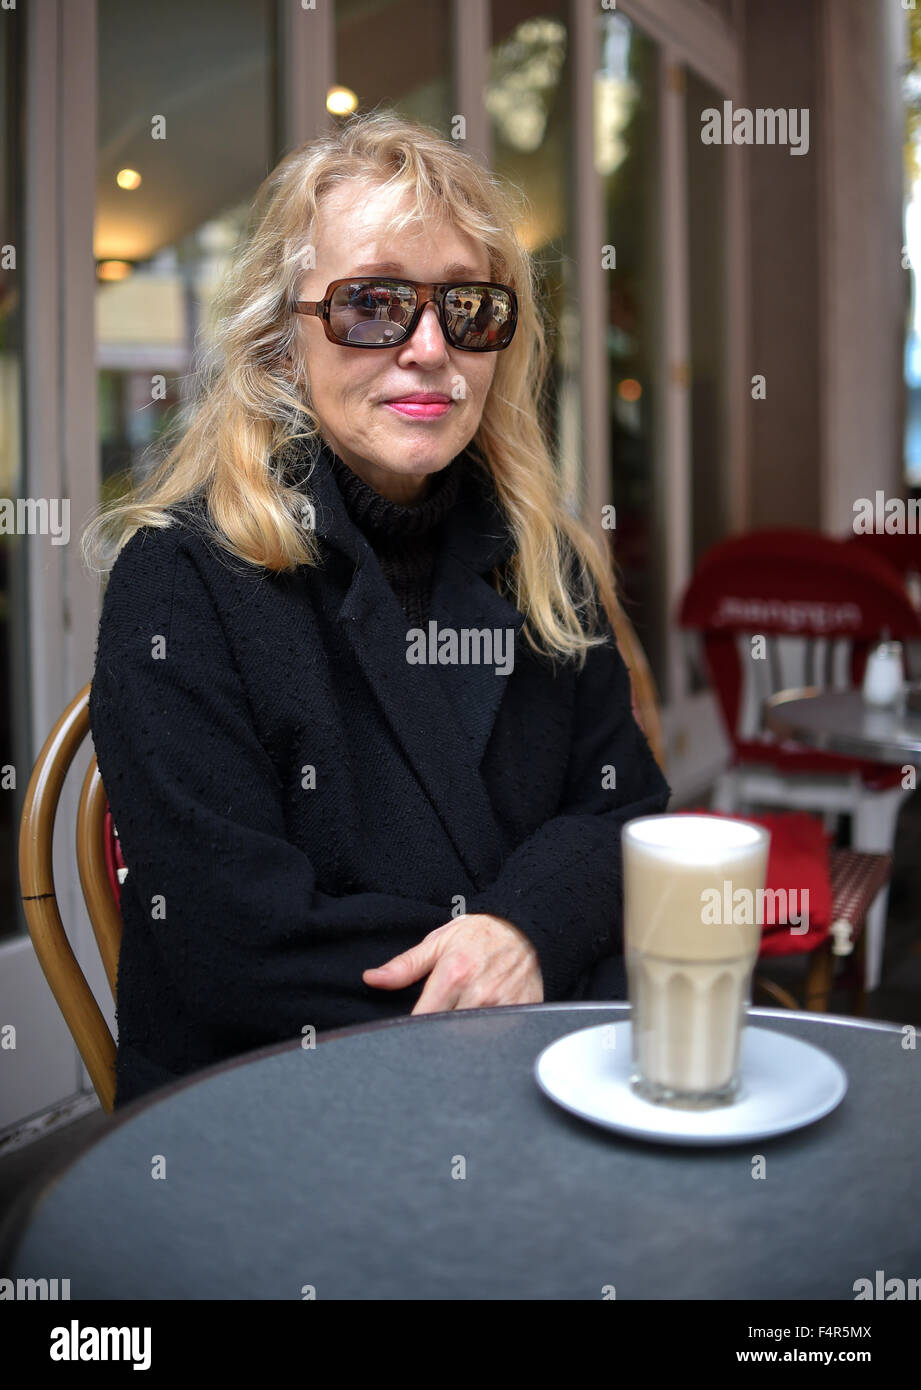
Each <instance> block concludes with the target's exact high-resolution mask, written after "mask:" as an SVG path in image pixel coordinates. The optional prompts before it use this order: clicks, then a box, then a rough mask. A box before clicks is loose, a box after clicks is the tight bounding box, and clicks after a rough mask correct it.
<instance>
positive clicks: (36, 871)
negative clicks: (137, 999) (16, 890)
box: [19, 682, 122, 1113]
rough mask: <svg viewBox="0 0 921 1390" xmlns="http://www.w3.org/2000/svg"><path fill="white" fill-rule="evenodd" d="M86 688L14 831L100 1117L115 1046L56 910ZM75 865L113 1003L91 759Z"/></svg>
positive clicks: (107, 895)
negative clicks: (64, 819)
mask: <svg viewBox="0 0 921 1390" xmlns="http://www.w3.org/2000/svg"><path fill="white" fill-rule="evenodd" d="M90 684H91V683H90V682H87V684H86V685H85V686H84V687H83V689H82V690H81V691H80V693H79V695H77V696H76V697H75V698H74V699H73V700H72V701H71V702H70V704H69V705H68V706H67V708H66V710H65V711H64V713H63V714H62V715H61V717H60V718H59V719H58V721H57V723H56V724H55V726H54V728H53V729H52V730H51V733H50V734H49V735H48V737H47V739H46V740H45V744H44V747H43V748H42V751H41V752H40V753H39V755H38V759H37V760H36V763H35V767H34V768H33V769H32V776H31V777H30V779H29V785H28V788H27V790H26V799H25V805H24V806H23V812H22V821H21V823H20V829H19V886H20V893H21V895H22V906H23V911H24V912H25V916H26V922H27V924H28V927H29V935H30V936H31V938H32V942H33V944H34V946H35V953H36V955H37V956H38V959H39V963H40V965H41V967H42V970H43V971H44V972H45V978H46V979H47V981H48V983H49V985H50V986H51V991H52V993H53V994H54V997H55V999H56V1000H57V1003H58V1007H59V1008H60V1010H61V1013H62V1014H63V1015H64V1019H65V1021H66V1023H67V1026H68V1028H69V1029H70V1031H71V1033H72V1034H73V1038H74V1041H75V1042H76V1044H77V1047H78V1049H79V1051H80V1055H81V1057H82V1058H83V1061H84V1063H85V1065H86V1069H87V1071H88V1072H89V1074H90V1077H91V1079H92V1082H93V1085H94V1087H95V1088H96V1094H97V1095H98V1096H99V1099H100V1102H101V1104H102V1107H103V1109H104V1110H105V1111H107V1112H110V1113H111V1111H112V1108H113V1105H114V1102H115V1071H114V1066H115V1050H116V1049H115V1040H114V1038H113V1037H112V1034H111V1032H110V1031H109V1026H108V1024H107V1023H106V1021H105V1019H104V1017H103V1015H102V1012H101V1010H100V1008H99V1005H98V1004H97V1002H96V999H95V997H94V996H93V992H92V990H91V989H90V987H89V985H88V983H87V980H86V976H85V975H84V974H83V971H82V970H81V968H80V965H79V963H78V961H77V958H76V956H75V955H74V952H73V949H72V947H71V945H70V942H69V941H68V939H67V933H66V932H65V930H64V924H63V922H62V921H61V914H60V912H59V911H58V905H57V900H56V897H55V888H54V869H53V862H52V847H53V841H54V824H55V818H56V815H57V809H58V803H59V800H60V795H61V788H62V786H63V784H64V779H65V777H66V775H67V771H68V769H69V768H70V766H71V764H72V762H73V760H74V757H75V756H76V754H77V750H78V749H79V747H80V745H81V744H82V742H83V739H84V738H85V737H86V734H87V733H88V732H89V723H90V719H89V696H90ZM76 850H77V866H78V869H79V872H80V883H81V886H82V888H83V896H84V898H85V900H86V907H87V912H88V913H89V918H90V921H91V923H92V925H93V932H94V933H95V936H96V942H97V945H98V947H99V953H100V955H101V957H102V963H103V967H104V969H105V972H106V978H107V980H108V982H109V988H110V989H111V991H112V997H113V999H114V998H115V986H116V978H117V974H118V953H119V950H120V947H121V933H122V923H121V916H120V914H119V895H118V893H117V890H116V888H115V885H116V884H117V882H118V880H117V878H116V879H115V883H114V884H113V881H112V878H111V876H110V869H111V867H112V866H116V867H117V863H118V859H117V849H116V846H115V843H114V827H113V826H112V818H111V814H110V813H109V807H108V802H107V799H106V794H105V789H104V787H103V785H102V778H101V777H100V775H99V769H98V767H97V765H96V757H95V754H94V755H93V757H92V759H91V761H90V764H89V767H88V768H87V771H86V776H85V777H84V779H83V787H82V790H81V793H80V802H79V806H78V808H77V839H76Z"/></svg>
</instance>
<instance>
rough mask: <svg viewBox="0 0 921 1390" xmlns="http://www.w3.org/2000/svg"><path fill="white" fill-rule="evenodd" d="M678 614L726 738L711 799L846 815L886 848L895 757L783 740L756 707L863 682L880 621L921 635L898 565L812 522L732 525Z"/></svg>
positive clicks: (879, 928) (871, 847)
mask: <svg viewBox="0 0 921 1390" xmlns="http://www.w3.org/2000/svg"><path fill="white" fill-rule="evenodd" d="M678 621H679V624H680V626H681V627H683V628H686V629H690V630H696V631H698V632H700V633H701V635H702V641H703V652H704V657H705V661H706V667H707V671H708V674H709V678H710V683H711V685H712V688H713V690H714V692H715V694H716V697H717V700H718V702H719V705H720V709H721V712H722V716H723V720H724V723H725V727H726V731H727V734H728V736H729V739H730V742H731V744H732V760H731V763H730V765H729V767H728V768H727V769H726V771H725V772H724V773H723V774H722V776H721V777H720V778H719V779H718V781H717V784H716V787H715V790H714V796H713V807H714V809H715V810H720V811H728V812H740V811H741V810H743V809H744V808H746V807H752V806H756V805H765V806H789V807H796V808H802V809H809V810H821V811H823V812H825V814H826V816H829V815H832V814H836V815H837V814H847V815H849V816H850V817H851V825H852V836H851V838H852V845H853V848H854V849H857V850H862V851H871V852H882V853H887V854H888V853H891V851H892V845H893V841H894V838H895V826H896V820H897V817H898V812H899V808H900V806H901V804H902V801H903V800H904V798H905V796H906V795H907V794H908V793H907V791H906V790H905V789H904V788H903V786H902V780H903V779H902V770H901V768H899V767H896V766H891V765H885V764H880V763H874V762H872V761H869V760H867V759H862V758H852V757H847V756H844V755H840V754H835V753H826V752H822V751H819V750H815V749H809V748H805V747H803V746H801V745H799V744H796V743H792V742H790V741H786V740H784V741H780V740H778V739H776V738H775V737H774V736H773V735H772V734H770V733H769V732H768V731H766V730H765V729H764V727H763V722H762V713H761V712H762V706H763V702H764V700H765V699H766V698H767V697H768V696H769V695H773V694H776V693H777V691H778V690H781V689H790V688H797V687H804V686H811V687H817V688H828V689H847V688H849V687H852V686H854V685H858V684H859V683H860V681H861V680H862V678H863V670H864V666H865V664H866V659H867V654H868V652H869V649H870V647H871V645H872V644H873V643H874V642H875V641H877V640H878V639H879V637H880V636H881V634H882V633H883V631H888V633H889V635H890V637H892V638H895V639H899V640H903V641H911V640H917V639H919V638H921V616H919V614H918V613H917V612H916V611H915V609H914V607H913V606H912V604H911V602H910V600H909V597H908V595H907V593H906V590H905V587H904V585H903V584H902V583H901V581H900V579H899V578H898V576H897V575H896V574H895V573H894V572H893V570H892V569H891V568H890V567H889V566H888V565H887V564H885V563H884V562H883V561H881V560H880V559H879V558H878V557H877V556H876V555H875V554H872V553H870V552H869V550H867V549H860V550H858V548H857V547H855V546H851V545H850V544H848V543H847V542H845V541H841V540H835V539H833V538H831V537H829V536H823V535H820V534H819V533H817V532H812V531H802V530H782V529H778V530H770V531H756V532H752V533H750V534H748V535H743V536H734V537H732V538H730V539H729V540H726V541H722V542H720V543H719V544H718V545H716V546H714V547H713V548H712V549H711V550H709V551H708V552H707V554H706V555H704V557H703V558H702V560H701V561H700V563H699V565H698V567H697V570H696V571H695V574H694V577H693V579H692V581H691V584H690V586H689V588H688V590H687V592H686V594H685V596H684V599H683V602H682V604H681V608H680V613H679V619H678ZM754 639H761V640H760V641H757V642H756V641H755V640H754ZM887 899H888V892H887V891H882V892H880V893H878V895H877V898H876V901H875V902H874V904H873V907H872V908H871V910H870V913H869V916H868V920H867V943H866V964H865V969H866V981H865V983H866V988H867V989H868V990H870V989H874V988H875V987H876V985H877V984H878V983H879V974H880V967H881V963H882V951H883V942H884V934H885V922H886V906H887Z"/></svg>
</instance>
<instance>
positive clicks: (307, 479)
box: [292, 443, 514, 574]
mask: <svg viewBox="0 0 921 1390" xmlns="http://www.w3.org/2000/svg"><path fill="white" fill-rule="evenodd" d="M311 460H312V467H311ZM300 463H301V468H303V467H304V465H305V464H306V468H307V469H308V470H309V471H307V472H306V473H304V472H302V473H301V476H300V479H299V480H298V481H299V482H300V484H301V485H302V486H303V489H304V492H305V495H306V497H307V498H308V499H309V501H310V502H311V504H312V506H313V512H314V515H313V518H312V519H313V525H314V529H315V532H316V534H317V536H319V537H320V538H322V539H323V540H324V541H326V543H327V544H328V545H331V546H333V547H334V548H335V549H336V550H338V551H340V552H341V553H342V554H343V555H346V556H348V558H349V559H351V560H353V561H354V562H355V563H359V562H360V561H362V560H363V559H364V558H365V557H366V555H367V552H368V550H369V548H370V546H369V542H368V539H367V537H366V536H365V535H364V534H363V532H362V530H361V529H360V527H359V526H358V525H357V524H356V522H355V520H353V517H352V516H351V515H350V514H349V506H348V505H347V503H346V500H345V498H344V497H343V494H342V491H341V490H340V487H339V484H338V482H337V476H336V475H337V466H338V470H339V471H341V469H343V468H346V467H347V465H346V464H344V463H343V462H342V460H341V459H339V458H338V455H336V454H334V453H333V451H332V450H331V449H330V448H329V446H328V445H327V444H325V443H321V444H320V445H319V447H317V445H316V443H314V445H313V448H312V449H311V451H310V453H309V454H307V456H306V458H304V457H303V455H302V456H301V460H300ZM450 470H456V471H457V473H458V474H459V479H458V482H457V499H456V502H455V503H454V505H453V506H451V507H450V509H449V510H448V511H447V514H446V515H445V517H444V529H443V539H442V547H441V548H443V549H444V550H446V551H449V552H451V553H452V554H454V555H455V556H456V557H457V558H458V559H459V560H461V561H462V563H464V564H466V565H468V566H469V567H470V568H471V569H473V570H474V571H475V572H476V573H477V574H486V573H487V572H488V571H489V570H491V569H493V568H494V567H495V566H496V565H498V564H500V563H501V562H502V561H503V560H505V559H507V558H508V557H509V555H510V554H511V553H512V551H513V549H514V538H513V535H512V533H511V530H510V527H509V525H508V523H507V521H506V520H505V518H504V515H503V513H502V510H501V507H500V505H499V501H498V496H497V493H496V489H495V485H494V484H493V482H492V479H491V478H490V477H489V476H488V473H487V472H486V470H485V468H484V466H483V465H482V464H481V463H480V462H479V461H478V455H477V454H476V452H475V451H474V450H473V449H472V448H471V446H470V445H468V446H467V448H466V449H464V450H462V451H461V453H460V454H458V455H457V456H456V458H455V459H453V460H452V462H451V464H450V465H449V466H448V468H447V469H445V470H444V472H445V473H449V472H450ZM351 476H352V477H355V475H354V474H351ZM292 481H293V479H292ZM358 481H359V482H361V480H360V479H358ZM450 481H451V480H450V478H448V479H447V480H446V482H447V483H449V484H450ZM296 485H298V483H297V482H295V486H296ZM362 486H363V487H364V486H366V485H365V484H362ZM368 491H369V492H372V496H373V497H375V498H376V497H377V496H378V494H377V493H373V491H372V489H368ZM438 495H439V494H438V493H436V494H435V495H434V496H435V497H436V498H437V496H438ZM382 500H383V499H382ZM433 500H434V499H433ZM428 501H429V499H426V502H424V503H423V506H425V505H426V503H427V502H428ZM390 505H391V506H396V504H392V503H391V504H390ZM397 510H398V511H400V512H409V513H411V512H412V511H413V509H412V508H406V507H401V508H397Z"/></svg>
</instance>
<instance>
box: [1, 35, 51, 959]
mask: <svg viewBox="0 0 921 1390" xmlns="http://www.w3.org/2000/svg"><path fill="white" fill-rule="evenodd" d="M23 30H24V25H23V22H22V18H21V15H20V12H19V11H18V10H8V11H5V12H4V14H3V17H2V23H0V111H2V112H3V122H2V126H0V225H2V229H3V231H2V236H0V241H2V243H3V250H2V254H0V495H2V496H3V497H6V498H10V499H14V498H17V497H23V496H25V495H26V492H27V489H26V486H25V476H24V468H23V452H22V403H23V380H22V296H21V285H22V262H21V257H22V255H23V235H22V233H23V227H22V203H21V195H22V172H23V171H22V160H21V156H20V152H21V150H22V136H23V131H22V100H23V90H22V85H21V84H22V73H23V70H24V66H25V64H24V56H23V51H22V49H23ZM14 256H15V258H16V259H15V261H14V259H13V257H14ZM28 541H29V537H28V535H18V534H12V535H7V534H5V533H0V748H2V753H0V764H2V765H3V767H4V791H3V794H2V796H0V937H5V936H11V935H13V934H14V933H15V932H16V930H17V929H18V925H19V923H20V921H21V909H20V907H19V869H18V862H17V860H18V838H19V816H20V814H21V811H22V805H23V802H24V800H25V793H26V785H27V783H28V778H29V772H30V771H31V759H30V757H29V755H28V752H27V748H28V729H27V723H26V720H27V711H28V709H29V703H30V702H29V698H28V662H27V659H26V645H25V643H26V636H25V632H24V631H23V627H22V615H23V614H25V612H26V609H27V605H26V597H25V595H26V588H25V579H26V555H25V549H26V545H27V543H28ZM33 544H36V545H43V544H47V538H44V537H42V536H41V535H37V536H35V537H34V539H33ZM6 768H15V769H16V772H17V779H16V786H15V790H14V789H13V787H12V786H10V785H9V784H8V781H7V777H8V774H7V773H6V771H5V769H6Z"/></svg>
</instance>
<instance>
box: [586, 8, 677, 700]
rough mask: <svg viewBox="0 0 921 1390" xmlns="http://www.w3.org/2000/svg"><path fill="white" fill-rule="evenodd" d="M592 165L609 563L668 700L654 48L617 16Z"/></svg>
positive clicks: (602, 54) (602, 21)
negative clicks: (602, 258) (611, 512)
mask: <svg viewBox="0 0 921 1390" xmlns="http://www.w3.org/2000/svg"><path fill="white" fill-rule="evenodd" d="M599 32H600V39H601V42H600V48H599V57H598V67H597V71H596V76H595V83H596V90H595V163H596V167H597V168H598V170H599V172H600V173H601V175H602V177H603V179H604V198H605V249H606V262H605V263H606V264H607V265H608V267H609V268H608V269H607V271H606V274H607V286H608V291H607V294H608V298H607V305H608V313H607V319H608V341H607V353H608V372H609V381H610V389H609V401H610V410H611V480H612V486H611V496H612V498H613V501H614V506H615V512H616V527H615V530H614V532H613V533H612V534H613V537H614V556H615V560H616V562H617V568H618V580H619V587H620V590H621V596H622V600H623V603H624V607H625V609H626V612H627V614H628V616H629V618H630V620H631V621H632V623H633V625H634V627H635V628H636V632H637V636H638V637H639V640H640V642H641V644H642V646H643V649H644V651H645V652H646V655H647V658H648V660H649V663H650V665H651V667H652V671H653V674H654V676H655V678H656V682H657V684H658V686H659V693H660V695H661V696H662V697H663V698H665V697H666V695H667V692H666V690H665V639H666V631H665V611H664V595H663V585H662V579H663V564H662V553H663V550H662V547H663V541H662V528H661V521H660V517H661V514H662V502H661V497H660V491H661V481H660V465H659V464H658V462H657V457H656V449H655V441H654V437H653V421H654V418H655V409H656V393H657V389H658V380H657V373H658V359H657V351H656V347H657V316H658V302H657V284H658V279H659V268H658V267H659V252H658V242H659V237H658V217H659V212H658V186H657V179H658V133H657V125H658V107H659V95H658V50H657V47H656V45H655V44H654V43H653V42H652V41H651V40H650V39H648V38H647V37H646V36H645V34H643V33H642V32H641V31H640V30H638V29H637V28H635V27H634V26H633V25H632V24H631V23H630V21H629V20H628V19H626V18H625V17H624V16H623V15H622V14H619V13H614V12H605V13H604V14H603V15H601V16H600V18H599Z"/></svg>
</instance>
